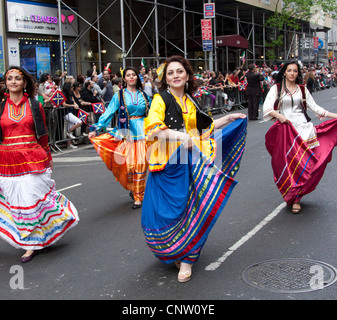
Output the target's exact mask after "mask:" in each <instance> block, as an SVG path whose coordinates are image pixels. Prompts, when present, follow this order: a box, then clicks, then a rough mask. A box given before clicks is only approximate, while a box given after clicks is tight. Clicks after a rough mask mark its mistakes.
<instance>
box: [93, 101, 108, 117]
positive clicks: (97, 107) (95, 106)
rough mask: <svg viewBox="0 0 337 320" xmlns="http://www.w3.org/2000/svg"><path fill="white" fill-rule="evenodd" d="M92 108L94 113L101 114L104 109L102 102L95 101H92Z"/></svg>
mask: <svg viewBox="0 0 337 320" xmlns="http://www.w3.org/2000/svg"><path fill="white" fill-rule="evenodd" d="M91 105H92V109H93V111H94V113H95V114H97V113H98V114H102V113H104V111H105V108H104V104H103V102H95V103H92V104H91Z"/></svg>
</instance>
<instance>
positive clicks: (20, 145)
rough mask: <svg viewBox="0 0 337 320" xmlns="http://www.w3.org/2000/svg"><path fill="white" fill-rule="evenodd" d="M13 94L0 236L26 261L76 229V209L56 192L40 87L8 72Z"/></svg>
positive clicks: (4, 144) (0, 192) (1, 129)
mask: <svg viewBox="0 0 337 320" xmlns="http://www.w3.org/2000/svg"><path fill="white" fill-rule="evenodd" d="M5 81H6V87H7V90H8V93H7V94H6V97H5V99H4V100H3V101H2V102H1V109H0V117H1V118H0V154H1V156H0V236H1V237H2V238H3V239H4V240H6V241H7V242H9V243H10V244H11V245H12V246H14V247H16V248H22V249H24V250H26V252H25V253H24V255H23V256H22V257H21V262H28V261H30V260H31V259H32V258H33V257H34V256H35V255H36V254H37V253H38V252H40V250H41V249H44V248H46V247H48V246H50V245H52V244H53V243H55V242H56V241H57V240H58V239H60V238H61V237H62V236H63V235H64V234H65V232H66V231H68V230H70V229H71V228H72V227H74V226H75V225H76V224H77V222H78V220H79V218H78V214H77V210H76V208H75V207H74V205H73V204H72V203H71V202H70V201H69V200H68V199H67V198H66V197H65V196H64V195H62V194H60V193H59V192H57V191H55V182H54V180H52V179H51V175H52V169H53V160H52V156H51V152H50V149H49V146H48V132H47V128H46V121H45V114H44V111H43V107H42V105H41V103H39V102H38V101H37V100H35V99H34V91H35V83H34V81H33V79H32V78H31V76H30V75H29V74H28V73H27V72H26V71H25V70H24V69H22V68H20V67H11V68H10V69H8V70H7V71H6V73H5Z"/></svg>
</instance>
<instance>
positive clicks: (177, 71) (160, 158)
mask: <svg viewBox="0 0 337 320" xmlns="http://www.w3.org/2000/svg"><path fill="white" fill-rule="evenodd" d="M161 69H163V72H162V76H161V75H159V76H160V79H161V82H160V93H159V94H156V95H155V96H154V98H153V101H152V104H151V109H150V111H149V114H148V117H147V118H145V136H146V139H147V143H148V147H149V149H148V158H149V171H150V174H149V177H148V181H147V185H146V190H145V197H144V202H143V210H142V228H143V231H144V235H145V239H146V242H147V244H148V246H149V248H150V249H151V251H152V252H153V253H154V254H155V256H156V257H157V258H159V259H160V261H162V262H163V263H172V262H175V263H176V265H177V267H178V268H179V269H180V271H179V274H178V281H179V282H186V281H188V280H190V278H191V274H192V265H193V263H195V262H196V261H197V260H198V257H199V255H200V251H201V249H202V247H203V245H204V244H205V242H206V239H207V236H208V234H209V232H210V231H211V229H212V227H213V225H214V224H215V222H216V220H217V219H218V217H219V215H220V213H221V211H222V209H223V207H224V205H225V203H226V202H227V200H228V198H229V196H230V194H231V191H232V189H233V188H234V186H235V184H236V183H237V182H236V181H235V180H234V179H233V177H234V175H235V173H236V172H237V171H238V169H239V164H240V160H241V157H242V154H243V150H244V146H245V138H246V125H247V120H246V116H245V115H244V114H240V113H234V114H231V115H226V116H223V117H221V118H219V119H217V120H213V119H212V118H210V117H209V116H208V115H206V114H204V113H203V112H202V111H201V110H200V108H199V106H198V104H197V102H196V101H195V100H194V98H192V94H193V92H194V91H195V90H196V89H197V86H196V83H195V79H194V74H193V70H192V68H191V65H190V63H189V62H188V61H187V60H186V59H184V58H183V57H180V56H172V57H170V58H168V59H167V61H166V62H165V64H164V65H163V66H162V68H161ZM228 123H231V124H230V125H228V126H226V127H224V126H225V125H226V124H228Z"/></svg>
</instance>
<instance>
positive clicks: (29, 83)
mask: <svg viewBox="0 0 337 320" xmlns="http://www.w3.org/2000/svg"><path fill="white" fill-rule="evenodd" d="M11 69H17V70H19V71H20V72H21V73H22V76H23V79H24V80H25V81H26V88H25V89H26V93H27V94H28V96H29V97H30V98H32V99H34V98H35V91H36V89H35V81H34V79H33V78H32V76H31V75H30V74H29V73H28V72H27V71H26V70H25V69H23V68H21V67H18V66H10V67H9V68H8V69H7V70H6V72H5V79H7V72H8V71H9V70H11Z"/></svg>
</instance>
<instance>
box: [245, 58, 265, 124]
mask: <svg viewBox="0 0 337 320" xmlns="http://www.w3.org/2000/svg"><path fill="white" fill-rule="evenodd" d="M246 78H247V82H248V84H247V87H246V91H245V93H246V97H247V99H248V119H249V120H258V119H259V100H260V95H261V81H263V80H264V77H263V75H261V74H259V73H257V70H256V66H255V64H254V63H251V64H250V65H249V66H248V72H247V73H246Z"/></svg>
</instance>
